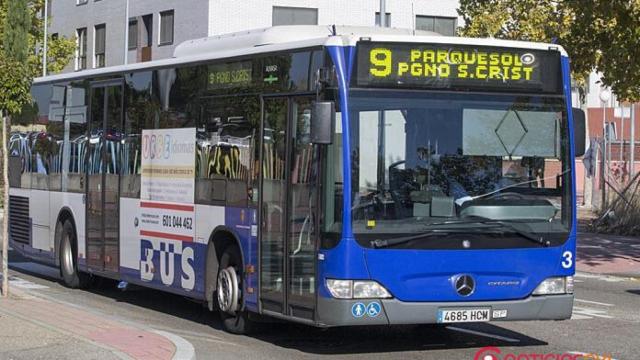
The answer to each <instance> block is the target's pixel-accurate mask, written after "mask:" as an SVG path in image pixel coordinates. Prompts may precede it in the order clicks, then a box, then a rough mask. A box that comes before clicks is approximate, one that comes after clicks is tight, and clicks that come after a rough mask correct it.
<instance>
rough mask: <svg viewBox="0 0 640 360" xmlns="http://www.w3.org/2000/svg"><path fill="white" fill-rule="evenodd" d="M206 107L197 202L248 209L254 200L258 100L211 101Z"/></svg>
mask: <svg viewBox="0 0 640 360" xmlns="http://www.w3.org/2000/svg"><path fill="white" fill-rule="evenodd" d="M203 107H204V109H203V115H202V118H201V119H200V122H199V124H198V126H197V129H198V135H197V150H196V202H199V203H204V204H212V203H213V204H224V205H227V206H236V207H246V206H247V205H248V203H249V202H250V201H251V200H252V199H250V198H249V197H250V193H251V192H250V191H249V189H250V188H251V186H252V185H251V184H250V181H252V179H253V178H254V177H253V175H252V174H253V169H252V164H253V162H254V160H255V142H256V136H257V134H259V128H258V126H259V123H260V103H259V101H258V98H257V97H254V96H247V97H241V96H238V97H227V98H209V99H203Z"/></svg>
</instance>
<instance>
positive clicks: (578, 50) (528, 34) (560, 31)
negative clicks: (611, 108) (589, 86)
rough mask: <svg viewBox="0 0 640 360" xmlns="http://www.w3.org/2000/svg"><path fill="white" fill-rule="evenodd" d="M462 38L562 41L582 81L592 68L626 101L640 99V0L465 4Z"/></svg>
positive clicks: (475, 0)
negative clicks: (600, 73)
mask: <svg viewBox="0 0 640 360" xmlns="http://www.w3.org/2000/svg"><path fill="white" fill-rule="evenodd" d="M458 13H459V14H460V15H461V16H462V18H463V19H464V21H465V26H464V27H462V28H461V29H460V35H463V36H469V37H488V36H490V37H495V38H499V39H510V40H526V41H540V42H556V43H558V44H561V45H562V46H563V47H564V48H565V49H566V50H567V52H568V53H569V57H570V59H571V67H572V71H573V75H574V78H575V79H577V80H578V82H579V83H582V82H583V81H584V78H585V75H587V74H588V73H589V72H590V71H591V70H593V69H596V70H598V71H601V72H602V73H603V74H604V76H603V78H602V83H603V84H604V85H606V86H610V87H611V88H612V90H613V92H614V93H615V94H616V95H617V96H618V97H620V98H623V99H628V100H632V101H637V100H640V61H638V59H640V0H589V1H584V0H518V1H513V0H460V8H459V9H458Z"/></svg>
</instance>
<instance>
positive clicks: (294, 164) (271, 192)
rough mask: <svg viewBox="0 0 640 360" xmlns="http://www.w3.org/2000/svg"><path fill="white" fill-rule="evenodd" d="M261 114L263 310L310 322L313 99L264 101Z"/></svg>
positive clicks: (313, 256) (314, 174) (314, 168)
mask: <svg viewBox="0 0 640 360" xmlns="http://www.w3.org/2000/svg"><path fill="white" fill-rule="evenodd" d="M262 111H263V122H262V134H263V136H262V143H261V146H262V149H261V150H262V151H261V153H262V158H261V167H260V168H261V175H262V187H261V191H260V194H261V196H260V209H261V231H260V239H259V241H260V249H261V251H260V257H261V261H260V264H261V269H260V273H261V289H260V294H261V295H260V298H261V304H262V309H263V310H267V311H272V312H277V313H281V314H283V315H291V316H296V317H301V318H305V319H309V320H311V319H313V316H314V310H315V288H316V281H315V279H316V262H315V259H316V244H317V232H316V221H317V219H318V218H317V216H316V212H317V199H318V194H317V192H318V186H317V183H316V181H317V179H318V168H319V167H318V158H317V154H318V151H317V149H316V147H314V146H313V145H312V144H311V143H310V140H309V128H310V127H309V121H310V116H311V99H310V98H298V97H268V98H263V101H262Z"/></svg>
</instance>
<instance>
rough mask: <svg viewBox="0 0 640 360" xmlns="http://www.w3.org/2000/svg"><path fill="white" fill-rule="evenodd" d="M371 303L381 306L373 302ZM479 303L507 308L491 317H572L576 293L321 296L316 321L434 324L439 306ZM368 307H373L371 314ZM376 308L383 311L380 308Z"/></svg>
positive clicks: (523, 318) (323, 322)
mask: <svg viewBox="0 0 640 360" xmlns="http://www.w3.org/2000/svg"><path fill="white" fill-rule="evenodd" d="M372 303H377V304H378V305H379V306H376V305H370V304H372ZM358 304H360V305H362V306H363V307H362V306H358ZM479 307H483V308H484V307H489V308H491V310H492V311H491V313H493V311H495V310H506V311H507V315H506V316H505V317H502V318H497V319H494V318H492V319H491V321H514V320H565V319H569V318H570V317H571V312H572V309H573V295H572V294H567V295H548V296H530V297H528V298H526V299H522V300H509V301H474V302H403V301H399V300H397V299H382V300H378V299H366V300H338V299H332V298H324V297H321V296H319V297H318V321H317V322H318V324H319V325H321V326H347V325H402V324H433V323H437V319H438V309H455V308H479ZM369 309H372V312H371V315H370V314H369V311H368V310H369ZM377 309H380V311H379V312H377V311H376V310H377ZM362 310H364V311H362Z"/></svg>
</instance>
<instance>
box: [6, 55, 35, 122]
mask: <svg viewBox="0 0 640 360" xmlns="http://www.w3.org/2000/svg"><path fill="white" fill-rule="evenodd" d="M28 73H29V70H28V67H27V66H26V65H25V64H24V63H19V62H16V61H15V60H12V59H7V58H6V57H5V56H4V55H0V109H2V111H5V112H7V113H9V114H18V113H20V111H21V110H22V107H23V105H24V104H28V103H29V102H30V101H31V94H30V91H29V89H30V87H31V83H30V81H29V80H28V79H29V76H28Z"/></svg>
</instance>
